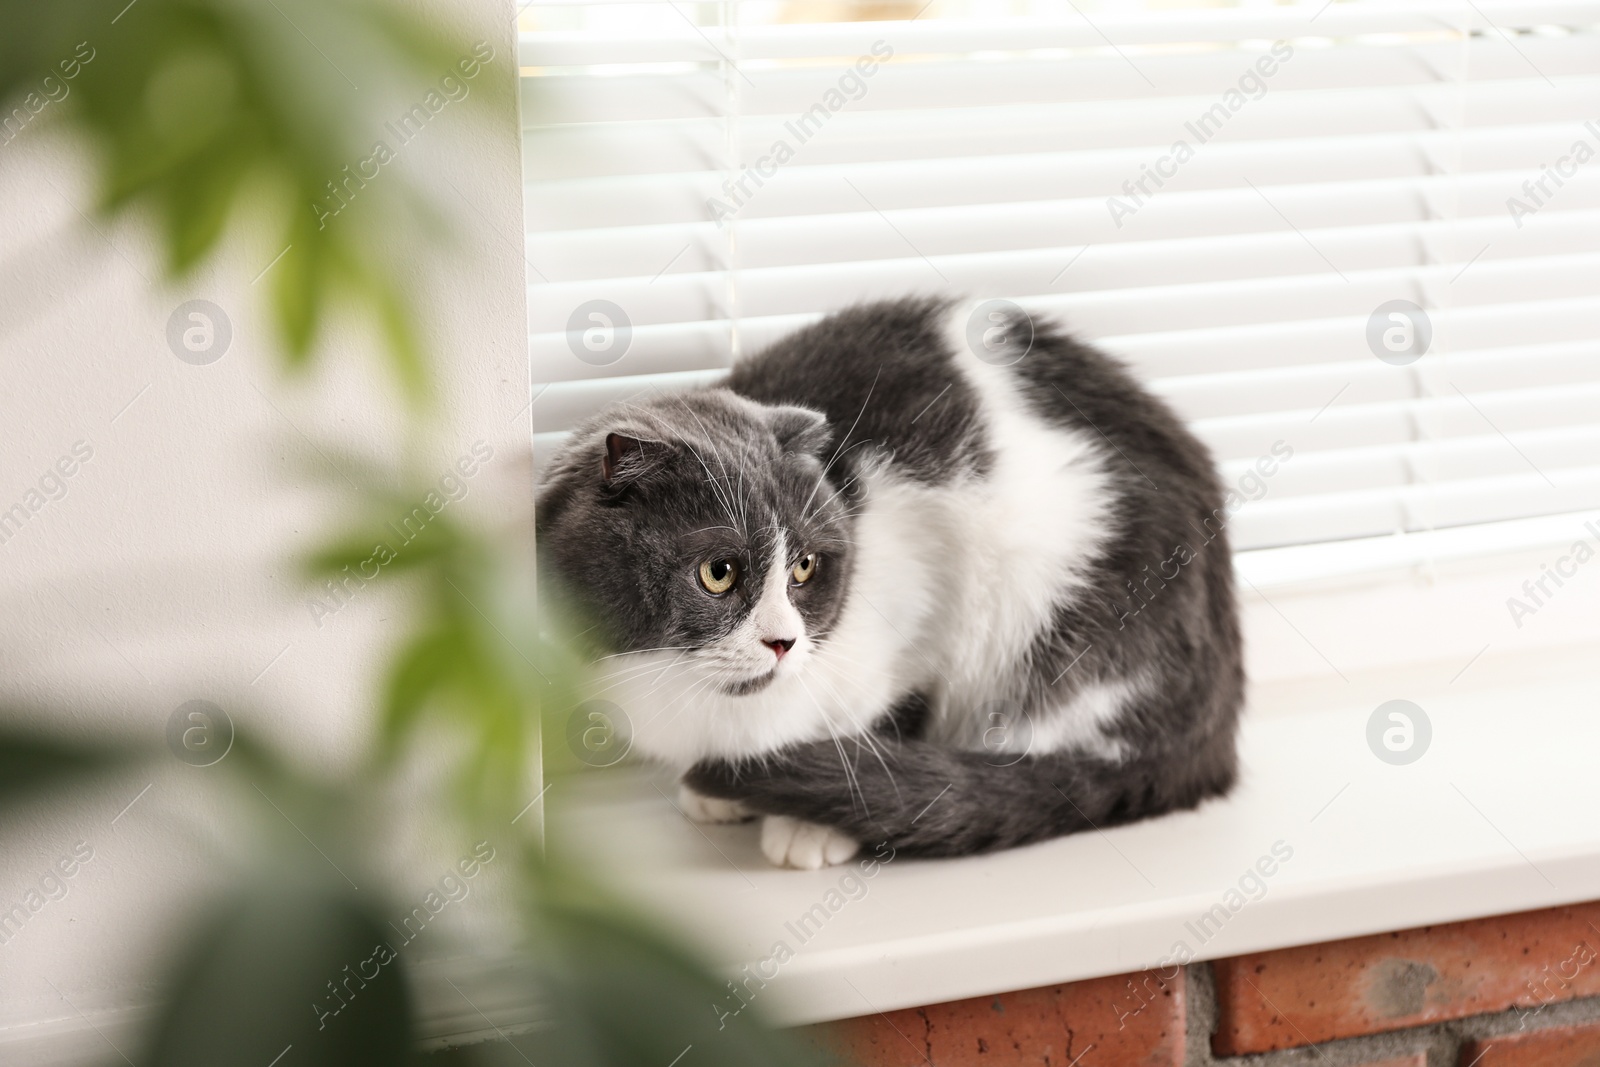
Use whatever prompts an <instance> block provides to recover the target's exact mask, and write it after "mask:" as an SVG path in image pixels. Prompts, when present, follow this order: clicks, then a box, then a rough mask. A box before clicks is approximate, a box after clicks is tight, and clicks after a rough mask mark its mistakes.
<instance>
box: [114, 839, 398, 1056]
mask: <svg viewBox="0 0 1600 1067" xmlns="http://www.w3.org/2000/svg"><path fill="white" fill-rule="evenodd" d="M393 938H394V935H393V932H392V931H391V930H390V929H389V927H388V925H387V924H386V923H385V922H384V921H383V919H382V917H381V915H379V914H377V913H376V912H375V911H374V910H373V909H371V908H370V907H369V906H368V905H367V904H365V903H364V902H363V901H362V900H361V899H359V898H358V897H357V896H356V895H355V894H353V893H350V892H347V891H345V890H343V889H341V888H335V887H333V886H332V885H330V884H328V883H326V882H324V881H321V880H319V879H317V878H316V877H314V876H310V875H305V874H302V873H300V872H299V871H298V869H297V868H296V867H295V866H293V865H284V866H280V867H279V868H278V870H277V871H275V872H271V873H268V872H263V874H262V875H261V876H260V877H257V878H254V879H252V880H251V883H250V885H249V886H248V887H245V888H241V889H240V890H239V891H237V892H236V893H235V894H234V895H233V896H232V897H231V898H230V899H229V900H227V901H226V902H225V903H224V904H223V905H222V906H221V907H220V908H218V910H217V912H216V914H215V916H214V917H213V918H212V919H211V920H210V921H209V922H207V923H206V924H204V925H203V926H202V927H201V929H200V932H199V933H198V934H197V935H196V936H195V938H194V940H193V941H192V942H191V944H190V945H189V947H188V951H187V953H186V955H185V957H184V959H183V960H182V962H181V963H180V964H179V966H178V968H177V970H176V972H175V974H174V976H173V978H172V980H171V983H170V989H169V997H168V1000H167V1003H166V1005H165V1007H164V1009H163V1012H162V1015H161V1018H160V1020H159V1022H158V1023H157V1024H156V1026H155V1028H154V1036H153V1039H152V1040H151V1044H150V1048H149V1050H148V1052H147V1053H146V1054H145V1055H144V1056H143V1057H140V1058H138V1060H137V1062H139V1063H141V1064H151V1065H153V1067H217V1065H219V1064H240V1065H243V1064H259V1065H263V1067H264V1065H266V1064H270V1063H273V1062H275V1061H277V1060H278V1058H279V1057H282V1058H283V1062H284V1063H293V1064H296V1065H297V1067H324V1065H325V1067H393V1065H400V1064H410V1063H414V1062H415V1053H414V1051H413V1046H414V1042H415V1040H416V1035H415V1034H414V1033H413V1013H412V1008H411V1003H410V996H409V993H408V991H407V988H406V980H405V975H404V973H403V970H404V962H403V961H402V960H401V959H400V958H399V956H398V953H397V952H396V951H395V949H394V947H393V946H392V945H391V942H392V941H393Z"/></svg>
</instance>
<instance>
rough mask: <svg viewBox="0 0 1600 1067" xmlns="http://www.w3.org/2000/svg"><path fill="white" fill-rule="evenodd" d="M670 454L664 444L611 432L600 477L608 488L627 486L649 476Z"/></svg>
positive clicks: (607, 436) (608, 435) (607, 437)
mask: <svg viewBox="0 0 1600 1067" xmlns="http://www.w3.org/2000/svg"><path fill="white" fill-rule="evenodd" d="M666 455H667V445H666V443H665V442H663V441H653V440H651V439H649V438H647V437H634V436H632V435H630V434H626V433H608V434H606V450H605V454H604V455H603V456H601V457H600V478H601V480H602V481H604V482H605V483H606V484H607V485H626V484H627V483H629V482H633V481H637V480H638V479H640V478H642V477H644V476H645V475H646V474H649V473H650V472H651V471H652V470H654V469H655V468H656V467H657V466H658V465H659V464H660V462H661V461H662V460H663V459H665V458H666Z"/></svg>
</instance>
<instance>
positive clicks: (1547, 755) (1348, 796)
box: [579, 650, 1600, 1023]
mask: <svg viewBox="0 0 1600 1067" xmlns="http://www.w3.org/2000/svg"><path fill="white" fill-rule="evenodd" d="M1583 658H1584V657H1582V656H1581V655H1577V654H1574V653H1573V652H1571V651H1565V652H1563V651H1559V650H1558V651H1546V652H1533V653H1523V654H1520V655H1517V656H1514V657H1505V658H1486V659H1485V661H1484V662H1483V663H1480V664H1478V665H1477V666H1476V667H1475V668H1474V669H1473V671H1472V672H1471V674H1470V675H1469V676H1468V677H1467V678H1462V679H1461V680H1460V681H1457V682H1455V683H1454V684H1452V683H1451V682H1450V681H1448V680H1447V679H1449V677H1450V674H1451V673H1452V671H1453V670H1454V668H1453V667H1452V668H1451V670H1444V669H1442V668H1440V667H1431V668H1430V667H1421V666H1419V667H1414V668H1410V669H1408V670H1406V671H1399V672H1397V671H1394V670H1389V671H1381V672H1371V673H1368V674H1356V675H1352V676H1351V677H1350V679H1349V681H1348V683H1346V682H1343V681H1340V680H1339V679H1338V678H1333V679H1332V680H1331V681H1324V682H1320V683H1317V684H1316V685H1309V684H1307V683H1300V684H1280V685H1272V686H1265V687H1258V688H1257V689H1256V690H1255V691H1254V693H1253V696H1252V701H1251V709H1250V712H1249V714H1248V715H1247V716H1246V721H1245V724H1244V729H1243V734H1242V738H1241V754H1242V757H1243V775H1242V780H1241V783H1240V786H1239V788H1238V789H1237V790H1236V792H1235V793H1234V794H1233V795H1232V796H1231V797H1229V798H1228V799H1226V800H1224V801H1220V802H1214V803H1211V804H1208V805H1206V806H1204V807H1203V808H1202V809H1201V810H1200V811H1198V812H1191V813H1184V814H1179V815H1173V816H1169V817H1166V818H1163V819H1157V820H1153V821H1150V822H1145V823H1142V824H1138V825H1134V826H1129V827H1123V828H1119V829H1113V830H1109V831H1106V832H1104V833H1093V832H1091V833H1084V834H1079V835H1076V836H1073V837H1069V838H1064V839H1060V840H1056V841H1051V842H1047V843H1044V844H1041V845H1037V846H1033V847H1029V848H1023V849H1017V850H1014V851H1010V852H1005V853H1000V854H996V855H991V856H985V857H975V858H970V859H961V860H944V861H917V860H911V859H898V860H894V861H893V862H890V863H887V864H885V865H883V866H882V867H881V868H880V869H878V870H877V872H876V874H875V876H873V877H871V878H870V879H867V878H863V879H862V881H861V884H862V885H864V886H865V892H864V893H863V891H862V890H861V889H860V888H854V883H853V882H852V881H851V880H850V878H849V872H855V873H856V875H858V876H859V875H860V873H861V872H860V870H859V868H858V867H857V866H855V865H850V866H846V867H836V868H832V869H829V870H823V871H817V872H796V871H779V870H774V869H771V868H770V867H768V866H767V864H766V862H765V861H764V860H763V859H762V857H761V856H760V853H759V851H758V849H757V846H756V833H755V830H754V828H753V827H751V826H735V827H703V828H702V827H695V826H692V825H690V824H689V823H687V822H686V821H685V820H683V819H682V818H681V817H679V816H678V815H677V814H676V812H674V811H673V810H672V808H670V807H669V806H668V805H667V804H666V803H664V802H663V801H662V799H661V797H660V796H659V795H657V793H656V791H655V789H654V788H653V784H652V783H651V782H650V781H649V780H648V779H646V778H645V777H644V776H642V775H626V774H624V775H607V776H605V780H603V781H601V780H597V781H596V782H595V783H593V785H594V787H595V789H596V793H595V795H594V796H593V797H591V798H589V800H588V801H587V803H586V804H585V806H584V808H583V814H582V815H581V817H580V818H579V822H580V824H581V825H580V827H579V829H580V831H581V838H582V839H583V840H586V841H589V842H592V843H593V844H594V848H595V854H596V856H597V858H598V859H599V860H600V861H601V862H602V863H604V864H605V865H607V866H608V867H610V868H611V869H612V871H613V872H614V875H615V879H616V881H617V883H618V884H624V885H629V886H632V887H634V888H633V890H632V893H633V896H634V897H635V899H637V901H638V902H639V903H640V905H641V906H643V907H644V908H645V909H647V910H648V911H650V912H652V913H655V914H657V915H660V916H662V917H664V918H666V919H668V920H669V921H671V922H672V923H674V924H675V925H678V926H680V927H682V928H686V929H688V930H690V931H692V932H693V933H694V934H695V935H697V936H698V937H700V938H701V939H702V943H703V944H705V945H708V946H713V947H712V948H711V951H712V954H713V959H715V960H718V961H720V962H721V963H722V965H723V966H724V969H725V970H726V971H727V972H728V973H729V975H730V976H732V975H734V974H735V973H738V972H740V969H741V968H742V967H744V966H745V965H749V966H750V971H749V972H744V973H753V972H755V970H756V968H757V967H758V966H760V967H761V972H760V973H762V974H763V975H765V976H768V977H770V981H768V982H767V983H766V984H765V986H764V987H761V986H759V985H758V983H756V982H754V981H752V982H750V983H749V988H750V989H753V990H758V992H757V995H756V1001H757V1002H758V1003H759V1004H760V1006H761V1008H763V1009H765V1010H766V1011H767V1013H768V1014H769V1016H771V1017H774V1018H776V1019H778V1020H780V1021H782V1022H785V1023H808V1022H818V1021H823V1020H828V1019H835V1018H842V1017H848V1016H856V1015H863V1014H870V1013H873V1012H877V1011H887V1010H891V1009H895V1008H903V1007H912V1006H917V1005H923V1004H930V1003H937V1002H940V1001H946V1000H952V999H956V998H962V997H970V996H979V995H984V994H992V993H997V992H1002V991H1006V990H1012V989H1023V988H1029V987H1034V986H1042V985H1050V984H1054V983H1058V982H1066V981H1073V980H1078V979H1083V978H1092V977H1097V976H1101V975H1108V974H1119V973H1124V972H1128V971H1134V970H1139V969H1142V968H1146V967H1151V966H1156V965H1160V964H1165V963H1167V962H1169V961H1171V960H1172V959H1173V958H1174V953H1175V951H1177V946H1179V945H1180V944H1181V945H1184V946H1186V947H1187V950H1188V952H1189V953H1190V954H1191V955H1192V958H1193V959H1195V960H1202V959H1213V958H1219V957H1225V956H1231V955H1236V954H1239V953H1243V952H1250V951H1257V950H1263V949H1270V948H1279V947H1284V946H1289V945H1296V944H1307V943H1314V942H1320V941H1327V940H1332V939H1337V938H1343V937H1351V936H1356V935H1362V934H1371V933H1377V932H1383V931H1389V930H1397V929H1404V928H1407V927H1413V926H1420V925H1426V924H1429V923H1435V922H1447V921H1455V920H1460V919H1467V918H1475V917H1481V916H1486V915H1493V914H1501V913H1508V912H1515V911H1522V910H1527V909H1531V908H1540V907H1546V906H1552V905H1558V904H1567V903H1574V902H1578V901H1584V900H1591V899H1595V898H1600V824H1596V823H1595V821H1594V819H1593V817H1592V813H1593V812H1594V811H1595V810H1597V808H1600V778H1597V776H1596V775H1595V774H1594V772H1593V767H1592V754H1593V753H1594V752H1595V751H1600V718H1597V717H1596V715H1595V708H1594V703H1595V694H1596V692H1597V689H1600V687H1597V682H1600V665H1595V664H1588V665H1586V664H1585V663H1584V662H1583ZM1469 679H1470V681H1469ZM1397 696H1403V697H1405V698H1406V699H1410V700H1412V701H1415V702H1416V703H1417V704H1419V705H1420V706H1422V707H1423V708H1424V709H1425V711H1426V713H1427V715H1428V717H1429V718H1430V720H1431V723H1432V729H1433V736H1432V741H1431V744H1430V747H1429V748H1428V750H1427V752H1426V754H1425V755H1424V756H1423V757H1422V758H1421V759H1419V760H1418V761H1417V762H1415V763H1413V764H1410V765H1407V766H1392V765H1389V764H1386V763H1384V762H1381V761H1380V760H1379V759H1377V758H1376V757H1375V756H1374V754H1373V753H1372V751H1371V750H1369V748H1368V747H1367V742H1366V725H1367V720H1368V718H1369V716H1371V714H1372V713H1373V710H1374V709H1375V708H1376V707H1377V705H1378V704H1380V703H1382V702H1383V701H1384V700H1387V699H1390V698H1392V697H1397ZM1284 712H1292V714H1286V713H1284ZM654 784H658V785H661V786H662V788H663V789H664V788H665V783H660V782H658V783H654ZM669 795H670V794H669ZM1279 842H1281V843H1282V844H1280V845H1278V850H1279V853H1280V855H1281V854H1282V853H1283V852H1284V851H1285V850H1286V848H1287V849H1292V851H1293V854H1292V857H1291V858H1289V859H1288V860H1287V861H1284V862H1281V863H1279V864H1278V865H1277V867H1276V869H1275V870H1274V871H1273V873H1272V874H1271V875H1270V876H1257V877H1256V878H1254V879H1253V878H1252V877H1251V876H1250V875H1249V874H1248V873H1247V872H1251V871H1252V870H1255V869H1256V868H1257V865H1258V863H1259V862H1260V861H1261V860H1262V858H1263V857H1270V856H1271V855H1272V850H1273V847H1274V845H1275V843H1279ZM1272 866H1273V865H1272V864H1271V863H1267V864H1263V865H1262V867H1263V869H1270V868H1272ZM1241 879H1243V887H1242V888H1243V890H1244V892H1243V893H1242V894H1240V895H1238V896H1233V895H1230V894H1229V890H1230V888H1232V889H1235V890H1238V889H1239V888H1240V886H1241ZM1257 882H1259V883H1260V885H1259V886H1258V885H1257ZM830 890H831V891H834V895H833V896H832V897H830V896H829V892H830ZM852 891H853V895H854V896H855V897H856V898H857V899H850V898H851V896H852ZM1242 897H1255V898H1256V899H1249V900H1247V901H1246V902H1244V903H1243V904H1242V906H1239V902H1240V900H1241V898H1242ZM830 903H831V904H833V905H834V907H833V908H831V909H830V908H829V905H830ZM819 904H820V905H822V907H823V910H824V911H826V912H827V918H826V920H825V921H820V920H819V921H817V922H816V923H815V926H816V927H817V928H816V929H813V928H812V927H810V926H808V927H806V928H803V929H802V928H801V927H799V926H798V925H797V923H798V920H799V919H800V918H801V917H802V916H804V915H806V914H807V913H808V912H811V911H812V909H813V907H814V906H815V905H819ZM1230 904H1231V905H1234V906H1233V907H1231V908H1230ZM1218 905H1221V907H1222V911H1223V912H1225V913H1226V914H1225V915H1221V914H1220V913H1218V912H1216V911H1214V910H1213V909H1214V908H1215V907H1216V906H1218ZM1208 913H1209V914H1210V915H1211V918H1210V919H1205V920H1204V921H1202V917H1204V916H1206V915H1207V914H1208ZM801 934H804V935H805V937H804V939H802V937H801V936H800V935H801ZM780 942H781V943H782V944H784V945H785V946H787V949H788V950H790V951H792V952H793V956H792V958H790V959H788V960H787V961H786V962H783V963H782V964H781V965H780V964H776V963H773V962H766V963H763V962H762V961H767V960H770V959H771V958H772V957H773V955H774V953H775V951H776V947H777V945H778V944H779V943H780ZM774 970H776V975H775V977H774V976H773V972H774ZM741 977H742V975H741ZM730 1005H732V1006H736V1002H732V1001H730Z"/></svg>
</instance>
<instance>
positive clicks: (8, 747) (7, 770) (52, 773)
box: [0, 726, 147, 805]
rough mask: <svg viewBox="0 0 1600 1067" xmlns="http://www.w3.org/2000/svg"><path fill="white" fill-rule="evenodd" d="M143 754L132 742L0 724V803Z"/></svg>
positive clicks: (18, 798) (119, 763) (99, 770)
mask: <svg viewBox="0 0 1600 1067" xmlns="http://www.w3.org/2000/svg"><path fill="white" fill-rule="evenodd" d="M146 754H147V753H146V752H145V751H144V750H142V749H139V748H136V747H134V746H132V745H128V746H113V745H106V744H95V743H83V742H74V741H68V740H65V739H63V738H60V737H56V736H47V735H45V734H42V733H35V732H32V731H28V730H24V729H19V728H17V727H14V726H0V805H4V804H7V803H13V802H15V801H17V800H20V799H22V798H23V797H25V796H27V795H28V794H30V793H35V792H39V791H42V790H45V789H50V788H53V787H56V786H60V785H65V784H69V783H71V782H73V781H74V780H76V779H80V778H83V777H86V776H88V775H93V774H100V773H104V772H106V771H108V770H112V769H113V768H115V767H117V766H119V765H121V764H125V763H130V762H132V761H133V760H135V759H138V758H140V757H142V756H144V755H146Z"/></svg>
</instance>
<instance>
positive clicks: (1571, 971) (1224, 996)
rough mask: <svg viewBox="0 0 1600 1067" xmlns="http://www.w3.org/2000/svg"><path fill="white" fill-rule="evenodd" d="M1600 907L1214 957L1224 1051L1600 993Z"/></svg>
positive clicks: (1534, 1007) (1216, 1044)
mask: <svg viewBox="0 0 1600 1067" xmlns="http://www.w3.org/2000/svg"><path fill="white" fill-rule="evenodd" d="M1594 946H1600V904H1595V903H1591V904H1580V905H1575V906H1572V907H1565V908H1550V909H1548V910H1545V911H1530V912H1523V913H1521V914H1518V915H1504V916H1497V917H1495V918H1491V919H1475V920H1473V921H1471V922H1462V923H1451V924H1449V925H1444V926H1424V927H1421V928H1419V929H1415V930H1402V931H1399V932H1398V933H1393V934H1378V935H1375V936H1372V937H1357V938H1351V939H1349V940H1347V941H1333V942H1329V943H1327V944H1323V945H1308V946H1304V947H1301V948H1291V949H1280V950H1277V951H1273V952H1258V953H1253V954H1251V955H1247V956H1237V957H1235V958H1233V959H1228V960H1221V961H1218V962H1217V963H1216V964H1214V968H1215V973H1216V978H1217V1007H1218V1025H1217V1032H1216V1034H1214V1035H1213V1036H1212V1041H1211V1045H1212V1048H1213V1050H1215V1051H1216V1052H1217V1054H1219V1055H1224V1056H1233V1055H1238V1054H1240V1053H1246V1052H1266V1051H1270V1050H1272V1049H1279V1048H1293V1047H1296V1046H1300V1045H1309V1044H1315V1043H1317V1042H1321V1041H1329V1040H1333V1039H1336V1038H1342V1037H1355V1036H1357V1035H1360V1034H1372V1033H1380V1032H1383V1031H1387V1030H1399V1029H1402V1028H1404V1027H1408V1026H1419V1025H1422V1024H1425V1023H1433V1022H1439V1021H1441V1020H1445V1019H1459V1018H1462V1017H1464V1016H1468V1015H1478V1014H1480V1013H1483V1012H1494V1011H1503V1010H1505V1009H1507V1008H1520V1009H1523V1010H1524V1011H1525V1012H1527V1016H1526V1017H1528V1018H1531V1017H1532V1016H1533V1015H1534V1014H1536V1013H1537V1012H1538V1011H1539V1010H1542V1007H1543V1005H1544V1004H1547V1003H1555V1002H1557V1001H1562V1000H1570V999H1572V998H1573V997H1583V996H1593V995H1595V994H1597V993H1600V965H1597V962H1596V956H1597V952H1596V948H1595V947H1594Z"/></svg>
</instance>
